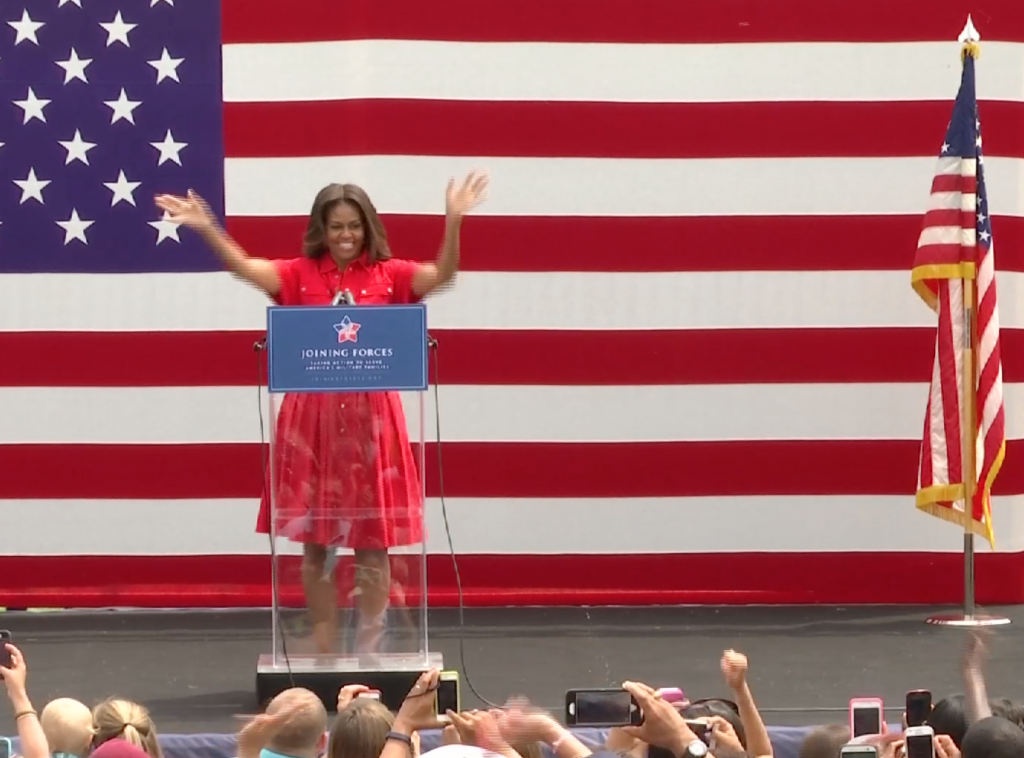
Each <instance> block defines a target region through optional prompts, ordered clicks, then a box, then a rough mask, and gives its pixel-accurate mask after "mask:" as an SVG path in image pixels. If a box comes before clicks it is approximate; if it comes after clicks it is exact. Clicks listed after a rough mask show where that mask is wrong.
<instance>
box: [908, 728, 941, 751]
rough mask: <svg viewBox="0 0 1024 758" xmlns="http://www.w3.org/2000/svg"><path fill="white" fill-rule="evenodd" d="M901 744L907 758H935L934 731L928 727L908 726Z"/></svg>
mask: <svg viewBox="0 0 1024 758" xmlns="http://www.w3.org/2000/svg"><path fill="white" fill-rule="evenodd" d="M903 743H904V745H905V749H906V756H907V758H935V730H934V729H932V728H931V727H930V726H908V727H907V728H906V730H905V731H904V732H903Z"/></svg>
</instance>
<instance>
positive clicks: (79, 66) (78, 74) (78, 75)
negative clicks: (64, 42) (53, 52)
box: [56, 48, 92, 84]
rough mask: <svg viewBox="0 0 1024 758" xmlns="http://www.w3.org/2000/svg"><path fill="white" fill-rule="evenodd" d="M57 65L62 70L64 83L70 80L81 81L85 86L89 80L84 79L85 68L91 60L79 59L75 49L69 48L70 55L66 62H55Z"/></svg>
mask: <svg viewBox="0 0 1024 758" xmlns="http://www.w3.org/2000/svg"><path fill="white" fill-rule="evenodd" d="M56 63H57V65H58V66H60V67H61V68H62V69H64V83H65V84H67V83H68V82H70V81H71V80H72V79H81V80H82V81H83V82H85V83H86V84H88V83H89V80H88V79H86V78H85V67H86V66H88V65H89V64H90V63H92V58H79V57H78V53H77V52H76V51H75V48H71V55H70V56H69V57H68V59H67V60H66V61H56Z"/></svg>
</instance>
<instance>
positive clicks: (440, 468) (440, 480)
mask: <svg viewBox="0 0 1024 758" xmlns="http://www.w3.org/2000/svg"><path fill="white" fill-rule="evenodd" d="M429 344H430V347H432V348H433V349H434V429H435V431H436V435H437V440H436V441H437V489H438V495H439V496H440V499H441V516H442V517H443V518H444V533H445V536H446V537H447V538H448V552H449V554H450V555H451V557H452V568H453V569H455V588H456V590H458V593H459V663H460V664H461V666H462V676H463V677H465V679H466V685H467V686H468V687H469V691H470V692H472V693H473V694H474V695H476V697H477V700H479V701H480V702H482V703H483V704H484V705H486V706H488V707H490V708H501V707H502V706H500V705H498V704H497V703H492V702H491V701H490V700H488V699H487V698H485V697H484V696H483V695H481V694H480V693H479V692H477V690H476V687H474V686H473V680H472V679H471V678H470V676H469V667H468V666H467V665H466V613H465V611H466V605H465V602H464V598H463V595H462V575H461V574H460V573H459V559H458V558H457V557H456V555H455V544H454V543H453V542H452V530H451V528H450V526H449V525H448V506H447V504H446V503H445V501H444V465H443V464H442V462H441V400H440V396H439V394H438V389H437V388H438V385H439V384H440V383H441V372H440V369H439V368H438V358H437V354H438V349H437V340H435V339H431V340H430V342H429Z"/></svg>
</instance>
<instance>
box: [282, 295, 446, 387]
mask: <svg viewBox="0 0 1024 758" xmlns="http://www.w3.org/2000/svg"><path fill="white" fill-rule="evenodd" d="M267 345H268V353H269V359H268V372H267V376H268V381H267V385H268V389H269V390H270V392H272V393H273V392H384V391H400V390H415V391H419V392H422V391H425V390H426V389H427V309H426V307H425V306H424V305H386V306H350V305H349V306H310V307H304V308H294V307H281V306H275V307H272V308H268V309H267Z"/></svg>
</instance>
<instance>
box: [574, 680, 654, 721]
mask: <svg viewBox="0 0 1024 758" xmlns="http://www.w3.org/2000/svg"><path fill="white" fill-rule="evenodd" d="M642 723H643V714H642V713H641V712H640V706H639V705H637V702H636V701H635V700H634V699H633V696H632V695H630V694H629V693H628V692H626V691H625V690H623V689H593V690H569V691H568V692H566V693H565V724H566V726H609V727H610V726H639V725H640V724H642Z"/></svg>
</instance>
